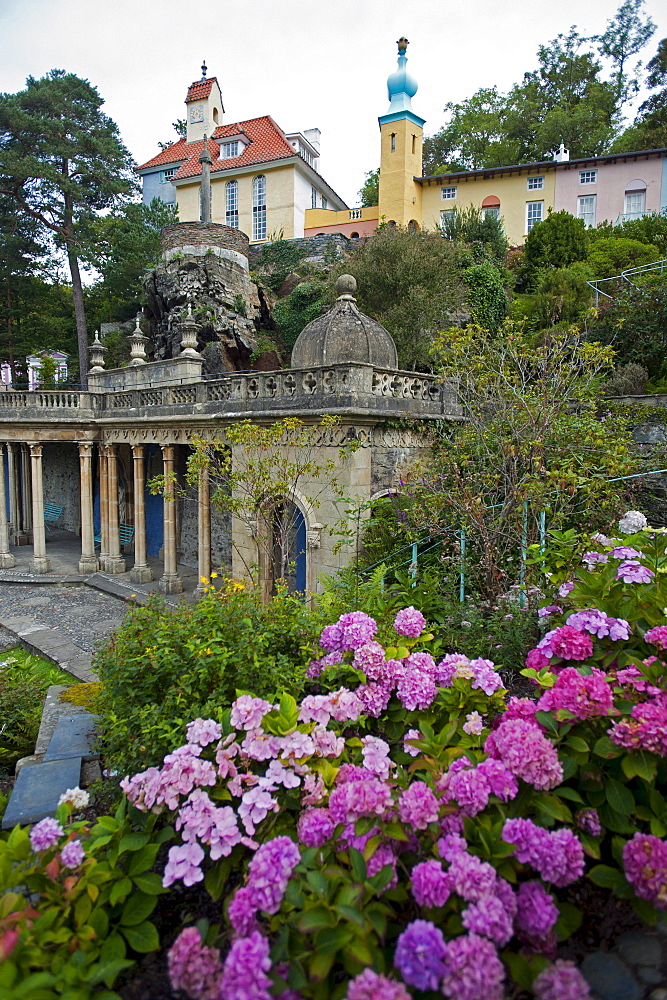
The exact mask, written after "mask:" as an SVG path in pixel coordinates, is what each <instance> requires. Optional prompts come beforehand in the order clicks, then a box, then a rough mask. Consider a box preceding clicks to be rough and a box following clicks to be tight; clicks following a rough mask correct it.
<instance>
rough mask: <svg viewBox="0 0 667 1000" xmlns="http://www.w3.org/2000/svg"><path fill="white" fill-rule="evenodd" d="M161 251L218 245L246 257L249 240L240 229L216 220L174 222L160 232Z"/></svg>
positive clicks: (165, 252) (166, 252) (167, 251)
mask: <svg viewBox="0 0 667 1000" xmlns="http://www.w3.org/2000/svg"><path fill="white" fill-rule="evenodd" d="M160 239H161V242H162V253H163V255H164V254H169V252H170V251H173V250H182V249H183V247H185V246H193V247H202V248H204V249H206V248H207V247H218V248H219V249H221V250H232V251H234V252H235V253H238V254H241V255H242V256H243V257H245V258H246V260H247V259H248V248H249V242H248V237H247V236H246V234H245V233H242V232H241V230H240V229H232V228H230V226H222V225H220V223H218V222H175V223H172V224H171V225H169V226H165V227H164V229H162V230H161V232H160Z"/></svg>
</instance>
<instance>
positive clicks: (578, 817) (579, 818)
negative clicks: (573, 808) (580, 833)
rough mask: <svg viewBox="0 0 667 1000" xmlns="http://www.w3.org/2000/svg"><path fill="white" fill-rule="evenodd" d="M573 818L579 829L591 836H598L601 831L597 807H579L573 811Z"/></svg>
mask: <svg viewBox="0 0 667 1000" xmlns="http://www.w3.org/2000/svg"><path fill="white" fill-rule="evenodd" d="M574 819H575V822H576V824H577V826H578V827H579V829H580V830H584V832H585V833H590V834H591V836H593V837H599V836H600V834H601V833H602V824H601V823H600V817H599V816H598V811H597V809H580V810H579V812H577V813H575V816H574Z"/></svg>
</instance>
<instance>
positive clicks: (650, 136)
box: [614, 38, 667, 153]
mask: <svg viewBox="0 0 667 1000" xmlns="http://www.w3.org/2000/svg"><path fill="white" fill-rule="evenodd" d="M646 68H647V70H648V71H649V72H648V77H647V78H646V84H647V86H648V87H649V89H651V90H653V91H655V93H652V94H651V95H650V97H648V98H647V99H646V100H645V101H644V103H643V104H642V105H641V106H640V108H639V111H638V112H637V117H636V118H635V121H634V124H633V125H631V126H630V127H629V128H628V129H626V130H625V132H624V133H623V135H622V136H620V137H619V139H618V141H617V142H616V143H615V144H614V152H619V153H626V152H629V151H630V150H633V149H660V148H662V147H664V146H667V38H663V39H662V41H661V42H660V44H659V45H658V51H657V52H656V54H655V55H654V56H653V58H652V59H651V61H650V62H649V63H647V66H646Z"/></svg>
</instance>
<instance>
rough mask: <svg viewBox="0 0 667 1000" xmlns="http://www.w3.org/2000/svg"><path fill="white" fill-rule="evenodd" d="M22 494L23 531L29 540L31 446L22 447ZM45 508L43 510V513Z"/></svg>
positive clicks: (30, 528) (30, 525)
mask: <svg viewBox="0 0 667 1000" xmlns="http://www.w3.org/2000/svg"><path fill="white" fill-rule="evenodd" d="M21 494H22V496H23V531H24V533H25V535H26V538H28V540H31V535H32V460H31V456H30V446H29V445H27V444H23V445H21ZM43 511H44V508H42V513H43Z"/></svg>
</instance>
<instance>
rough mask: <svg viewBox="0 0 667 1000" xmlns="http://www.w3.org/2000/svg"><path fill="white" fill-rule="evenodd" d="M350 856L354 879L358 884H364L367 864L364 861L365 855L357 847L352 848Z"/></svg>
mask: <svg viewBox="0 0 667 1000" xmlns="http://www.w3.org/2000/svg"><path fill="white" fill-rule="evenodd" d="M349 854H350V865H351V867H352V873H353V875H354V877H355V878H356V880H357V882H364V881H365V880H366V862H365V861H364V856H363V854H362V853H361V851H358V850H357V849H356V847H351V848H350V851H349Z"/></svg>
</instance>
